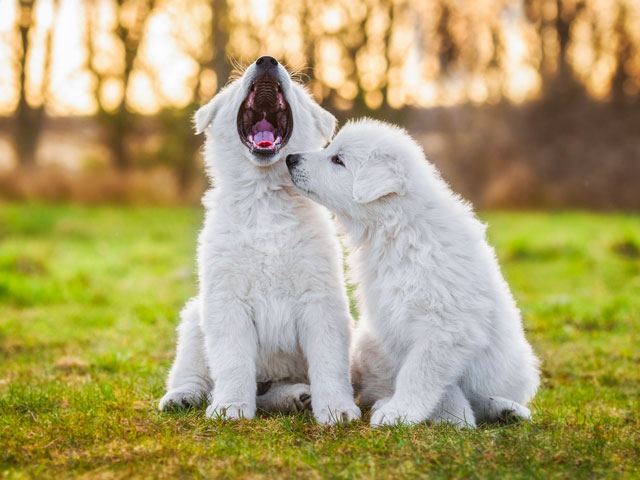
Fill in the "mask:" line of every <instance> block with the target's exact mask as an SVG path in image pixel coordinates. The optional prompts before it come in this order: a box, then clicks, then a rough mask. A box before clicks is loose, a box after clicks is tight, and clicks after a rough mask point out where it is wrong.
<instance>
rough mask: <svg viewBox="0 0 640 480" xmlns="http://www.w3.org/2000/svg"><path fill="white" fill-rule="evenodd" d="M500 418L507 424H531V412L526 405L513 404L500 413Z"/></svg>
mask: <svg viewBox="0 0 640 480" xmlns="http://www.w3.org/2000/svg"><path fill="white" fill-rule="evenodd" d="M499 418H500V420H501V421H503V422H507V423H514V422H530V421H531V410H529V409H528V408H527V407H525V406H524V405H520V404H519V403H516V402H513V404H512V405H510V406H509V407H508V408H504V409H503V410H501V411H500V414H499Z"/></svg>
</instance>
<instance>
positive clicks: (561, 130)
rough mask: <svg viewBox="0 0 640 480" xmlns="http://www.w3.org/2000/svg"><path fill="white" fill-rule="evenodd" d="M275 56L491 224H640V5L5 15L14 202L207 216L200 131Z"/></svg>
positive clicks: (4, 10) (172, 4) (425, 0)
mask: <svg viewBox="0 0 640 480" xmlns="http://www.w3.org/2000/svg"><path fill="white" fill-rule="evenodd" d="M263 54H269V55H273V56H275V57H277V58H278V59H280V60H281V61H282V63H283V64H285V65H286V66H287V67H288V68H289V69H290V70H291V71H293V72H296V77H297V78H298V80H299V81H301V82H303V83H305V84H306V85H307V86H308V88H309V89H310V91H311V92H312V93H313V95H314V97H315V98H316V100H317V101H318V102H321V103H322V104H323V105H324V106H325V107H326V108H327V109H329V110H330V111H332V112H333V113H334V114H336V116H338V117H339V118H340V120H341V121H344V120H345V119H347V118H349V117H352V116H360V115H369V116H373V117H377V118H384V119H387V120H390V121H393V122H396V123H398V124H401V125H403V126H405V127H406V128H408V129H409V130H410V132H411V133H412V134H413V135H415V136H416V137H417V138H418V139H419V141H420V142H421V144H422V145H423V147H424V149H425V151H426V153H427V155H428V156H429V158H430V159H431V160H432V161H433V162H435V163H436V164H437V165H438V166H439V168H440V169H441V170H442V172H443V175H444V177H445V178H446V179H447V180H448V181H449V182H450V183H451V184H452V186H453V187H454V188H455V189H456V190H458V191H459V192H460V193H461V194H462V195H463V196H465V197H466V198H468V199H470V200H472V201H473V202H474V203H475V204H476V205H477V206H479V207H482V208H488V207H514V208H516V207H523V208H524V207H526V208H564V207H580V208H594V209H616V210H631V209H639V208H640V2H638V1H637V0H513V1H509V0H478V1H474V2H463V1H458V0H349V1H346V0H343V1H337V2H336V1H331V0H287V1H268V0H254V1H249V0H85V1H82V0H37V1H24V0H20V1H17V0H0V198H4V199H11V200H24V199H27V200H39V201H77V202H82V203H101V202H109V203H112V202H118V203H136V202H140V203H163V204H173V203H187V204H191V203H197V202H198V200H199V198H200V195H201V193H202V191H203V189H204V188H205V186H206V180H205V179H204V175H203V172H202V170H203V169H202V164H201V159H200V158H199V148H200V146H201V144H202V137H197V136H195V135H194V134H193V130H192V124H191V116H192V115H193V113H194V112H195V110H196V108H197V106H198V105H200V104H202V103H204V102H206V101H207V100H208V99H209V98H211V97H212V96H213V95H214V94H215V92H216V91H217V90H218V89H219V88H220V87H221V86H223V85H224V84H225V83H226V82H227V81H228V79H229V78H230V77H232V76H233V72H234V71H238V70H241V69H242V67H243V66H244V65H248V64H249V63H251V62H252V61H253V60H254V59H255V58H256V57H257V56H259V55H263Z"/></svg>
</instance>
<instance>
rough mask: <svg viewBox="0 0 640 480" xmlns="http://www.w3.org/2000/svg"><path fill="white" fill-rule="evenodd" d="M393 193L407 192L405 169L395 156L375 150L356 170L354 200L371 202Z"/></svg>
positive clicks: (401, 193) (402, 193)
mask: <svg viewBox="0 0 640 480" xmlns="http://www.w3.org/2000/svg"><path fill="white" fill-rule="evenodd" d="M392 193H395V194H398V195H404V194H405V193H406V178H405V174H404V169H403V168H402V166H401V165H400V164H399V162H398V160H397V159H395V158H394V157H393V156H391V155H389V154H386V153H381V152H377V151H374V152H373V153H372V154H371V156H370V157H369V159H368V160H367V161H366V162H365V163H363V164H362V165H361V166H360V168H358V170H357V171H356V176H355V179H354V180H353V200H354V201H356V202H358V203H369V202H373V201H374V200H377V199H379V198H381V197H384V196H385V195H389V194H392Z"/></svg>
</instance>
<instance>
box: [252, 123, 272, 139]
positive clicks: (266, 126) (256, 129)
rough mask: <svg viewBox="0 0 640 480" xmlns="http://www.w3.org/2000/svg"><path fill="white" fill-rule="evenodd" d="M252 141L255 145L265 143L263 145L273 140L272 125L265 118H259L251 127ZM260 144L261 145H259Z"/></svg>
mask: <svg viewBox="0 0 640 480" xmlns="http://www.w3.org/2000/svg"><path fill="white" fill-rule="evenodd" d="M252 130H253V142H254V143H255V144H256V145H260V144H261V143H263V142H264V143H265V145H264V146H267V145H270V144H272V143H273V142H274V140H275V137H274V136H273V131H274V128H273V125H271V124H270V123H269V122H268V121H267V120H266V119H263V120H260V121H259V122H258V123H256V124H255V125H254V126H253V128H252ZM260 146H262V145H260Z"/></svg>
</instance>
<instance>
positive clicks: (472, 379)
mask: <svg viewBox="0 0 640 480" xmlns="http://www.w3.org/2000/svg"><path fill="white" fill-rule="evenodd" d="M287 165H288V167H289V170H290V172H291V176H292V179H293V182H294V184H295V185H296V188H297V189H298V190H299V191H300V192H301V193H303V194H304V195H306V196H308V197H309V198H311V199H313V200H315V201H317V202H319V203H321V204H322V205H325V206H326V207H328V208H329V209H330V210H331V211H333V212H335V213H336V217H337V219H338V221H339V222H340V224H341V225H342V226H343V228H344V229H345V231H346V233H347V234H348V238H349V243H350V247H351V252H350V258H349V261H350V266H351V274H352V275H353V278H354V281H355V283H356V284H357V286H358V297H359V301H360V311H361V316H360V321H359V323H358V326H357V333H356V346H355V351H354V353H353V356H352V376H353V382H354V387H355V390H356V394H358V395H359V398H360V401H361V403H363V404H365V405H370V406H372V407H373V414H372V418H371V424H372V425H384V424H394V423H396V422H400V421H401V422H406V423H418V422H422V421H425V420H430V421H432V422H451V423H453V424H455V425H457V426H474V425H475V424H476V421H484V422H492V421H497V420H500V419H511V418H513V419H522V418H525V419H528V418H530V412H529V410H528V409H527V408H526V407H524V406H523V404H525V403H526V402H528V401H529V400H530V399H531V398H532V397H533V395H534V394H535V392H536V390H537V387H538V383H539V372H538V360H537V359H536V357H535V355H534V353H533V351H532V349H531V347H530V345H529V344H528V343H527V340H526V339H525V336H524V332H523V329H522V322H521V318H520V312H519V310H518V308H517V307H516V305H515V302H514V300H513V297H512V295H511V292H510V290H509V287H508V285H507V283H506V282H505V280H504V279H503V277H502V274H501V272H500V267H499V265H498V262H497V260H496V258H495V254H494V251H493V249H492V248H491V247H490V246H489V244H488V243H487V241H486V238H485V226H484V225H483V224H482V223H481V222H480V221H478V220H477V218H476V217H475V215H474V213H473V211H472V209H471V207H470V206H469V205H468V204H467V203H465V202H463V201H462V200H461V199H460V198H459V197H458V196H456V195H455V194H454V193H453V192H452V191H451V190H450V189H449V187H448V186H447V184H446V183H445V182H444V181H443V180H442V179H441V177H440V175H439V174H438V172H437V170H436V169H435V167H434V166H433V165H431V164H430V163H429V162H428V161H427V160H426V159H425V157H424V154H423V152H422V149H421V148H420V147H419V146H418V144H417V143H415V142H414V141H413V140H412V139H411V138H410V137H409V135H408V134H407V133H406V132H405V131H404V130H402V129H400V128H397V127H393V126H391V125H388V124H385V123H382V122H377V121H373V120H362V121H357V122H352V123H349V124H348V125H346V126H345V127H344V128H343V129H342V130H341V131H340V132H339V133H338V134H337V135H336V137H335V139H334V140H333V141H332V142H331V144H330V145H329V146H328V147H327V148H326V149H324V150H322V151H319V152H311V153H301V154H295V155H290V156H289V157H287Z"/></svg>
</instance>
